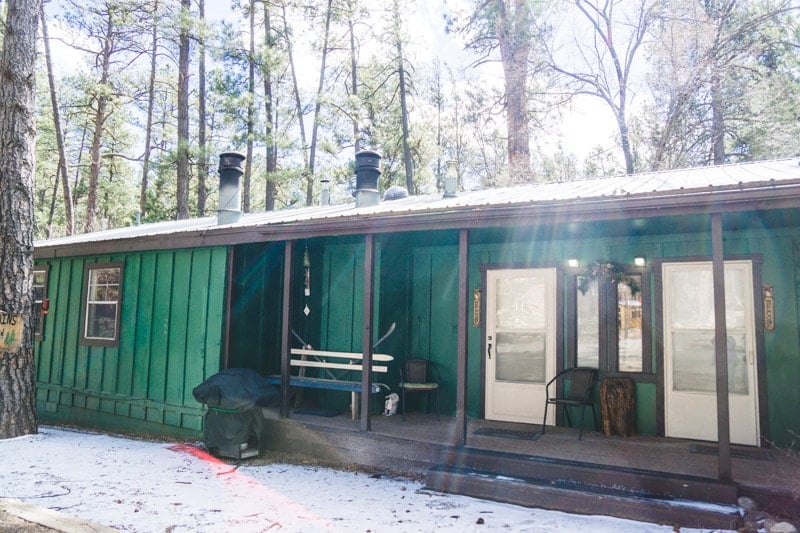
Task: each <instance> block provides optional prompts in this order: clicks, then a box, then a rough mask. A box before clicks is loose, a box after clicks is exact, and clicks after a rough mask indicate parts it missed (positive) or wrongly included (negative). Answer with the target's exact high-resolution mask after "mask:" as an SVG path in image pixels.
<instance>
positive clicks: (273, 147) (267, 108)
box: [262, 2, 278, 211]
mask: <svg viewBox="0 0 800 533" xmlns="http://www.w3.org/2000/svg"><path fill="white" fill-rule="evenodd" d="M263 5H264V45H265V46H266V48H267V50H272V47H273V46H274V45H275V42H274V39H273V36H272V21H271V18H270V14H269V4H268V3H267V2H264V4H263ZM262 76H263V79H264V115H265V119H264V124H265V126H266V131H265V133H266V143H265V144H266V151H267V153H266V156H267V169H266V170H267V183H266V192H265V198H264V210H265V211H273V210H274V209H275V193H276V186H275V177H274V176H275V171H276V170H278V145H277V143H276V140H275V134H274V131H275V130H274V128H273V118H272V107H273V106H272V99H273V95H272V65H271V64H270V61H269V60H265V61H264V65H263V73H262Z"/></svg>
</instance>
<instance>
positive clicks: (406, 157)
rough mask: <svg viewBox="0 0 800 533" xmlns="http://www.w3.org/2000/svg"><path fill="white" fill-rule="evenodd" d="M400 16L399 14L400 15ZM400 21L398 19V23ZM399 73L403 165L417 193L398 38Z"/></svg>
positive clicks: (408, 183) (410, 187)
mask: <svg viewBox="0 0 800 533" xmlns="http://www.w3.org/2000/svg"><path fill="white" fill-rule="evenodd" d="M398 16H399V15H398ZM399 23H400V21H399V20H398V24H399ZM396 45H397V61H398V67H397V74H398V76H399V77H400V121H401V123H402V127H403V166H404V167H405V169H406V189H407V190H408V194H416V191H415V189H414V162H413V160H412V159H411V146H410V144H409V142H408V140H409V132H408V104H407V103H406V69H405V66H404V65H403V44H402V43H401V42H400V36H399V34H398V38H397V43H396Z"/></svg>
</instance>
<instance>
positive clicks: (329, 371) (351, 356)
mask: <svg viewBox="0 0 800 533" xmlns="http://www.w3.org/2000/svg"><path fill="white" fill-rule="evenodd" d="M363 357H364V356H363V354H361V353H356V352H332V351H327V350H307V349H304V348H292V350H291V357H290V359H289V364H290V365H291V366H292V367H293V368H298V369H299V370H298V374H297V375H292V376H289V386H290V387H306V388H314V389H328V390H339V391H346V392H350V393H351V398H350V400H351V404H350V412H351V415H352V417H353V420H355V419H357V418H358V395H359V394H360V393H361V380H360V379H359V380H358V381H355V380H351V379H342V378H340V377H338V376H337V374H336V372H337V371H339V372H341V371H348V372H352V371H356V372H361V371H362V370H363V365H362V364H361V362H362V359H363ZM393 360H394V357H392V356H391V355H386V354H382V353H375V354H372V371H373V372H377V373H382V374H385V373H387V372H388V371H389V367H388V366H387V365H386V364H380V363H388V362H390V361H393ZM375 363H378V364H375ZM308 368H319V369H322V370H323V371H324V373H325V375H326V376H327V377H324V378H321V377H307V376H306V375H305V373H306V369H308ZM266 379H267V381H269V382H270V383H273V384H277V385H280V383H281V377H280V376H275V375H273V376H267V378H266ZM370 385H371V386H370V392H371V393H372V394H377V393H379V392H381V390H389V387H388V386H387V385H384V384H383V383H371V384H370Z"/></svg>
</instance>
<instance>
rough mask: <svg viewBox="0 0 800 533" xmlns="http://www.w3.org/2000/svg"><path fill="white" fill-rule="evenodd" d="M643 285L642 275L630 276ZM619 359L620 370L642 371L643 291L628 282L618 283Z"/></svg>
mask: <svg viewBox="0 0 800 533" xmlns="http://www.w3.org/2000/svg"><path fill="white" fill-rule="evenodd" d="M630 277H631V278H632V281H633V282H634V283H635V284H636V285H637V286H638V287H641V286H642V276H640V275H635V276H630ZM617 357H618V359H617V361H618V365H619V367H618V368H619V370H620V372H641V371H642V293H641V291H638V292H636V294H634V293H633V291H632V290H631V287H630V285H629V284H628V283H625V282H623V281H620V282H618V283H617Z"/></svg>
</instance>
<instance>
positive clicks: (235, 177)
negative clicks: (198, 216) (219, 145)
mask: <svg viewBox="0 0 800 533" xmlns="http://www.w3.org/2000/svg"><path fill="white" fill-rule="evenodd" d="M244 159H245V158H244V155H243V154H240V153H238V152H225V153H222V154H219V169H218V172H219V207H218V208H217V224H234V223H236V222H239V220H241V219H242V211H241V207H240V206H241V195H240V194H239V178H241V177H242V174H244V169H243V168H242V163H243V162H244Z"/></svg>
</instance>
